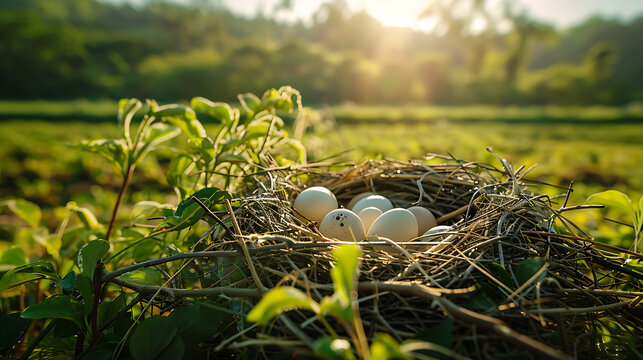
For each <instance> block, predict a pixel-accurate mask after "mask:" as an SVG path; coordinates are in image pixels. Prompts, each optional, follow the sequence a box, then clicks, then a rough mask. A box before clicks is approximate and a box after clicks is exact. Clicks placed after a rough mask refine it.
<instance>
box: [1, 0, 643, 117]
mask: <svg viewBox="0 0 643 360" xmlns="http://www.w3.org/2000/svg"><path fill="white" fill-rule="evenodd" d="M494 4H496V3H494V2H490V1H471V0H458V1H434V2H431V4H430V6H429V8H428V9H427V10H426V11H425V12H424V13H423V14H418V15H422V16H423V17H428V18H430V20H431V21H433V22H435V27H434V28H433V29H432V31H430V32H420V31H415V30H412V29H400V28H388V27H385V26H383V25H382V24H380V23H379V22H378V21H377V20H375V19H374V18H373V17H371V16H370V15H369V14H368V13H367V12H365V11H358V12H351V10H350V8H349V7H348V6H346V5H345V4H344V3H343V2H342V1H334V2H326V3H324V4H322V5H321V6H320V8H319V9H318V11H316V12H315V14H316V16H315V19H314V21H313V22H312V23H311V24H309V25H306V26H305V25H303V24H301V23H298V24H286V23H282V22H279V21H277V20H276V19H275V18H278V16H276V14H277V13H275V14H263V15H262V16H256V17H255V18H252V19H248V18H245V17H241V16H237V15H234V14H232V13H231V12H230V11H229V10H228V9H226V8H225V7H223V6H222V5H220V4H219V5H206V3H204V2H202V1H201V2H194V3H189V2H188V4H187V5H180V4H175V3H172V2H157V1H146V2H144V4H142V5H141V6H140V7H139V8H134V7H132V6H130V5H127V4H121V5H118V4H115V3H113V2H103V1H98V0H60V1H56V2H51V1H47V0H26V1H20V2H16V1H11V0H3V1H0V10H1V16H0V34H1V35H0V38H1V40H2V41H0V52H2V53H3V54H5V61H3V62H2V64H1V65H0V74H1V75H2V76H3V79H4V81H3V82H2V84H0V97H3V98H21V99H34V98H43V97H47V98H60V99H69V98H75V97H90V98H115V97H117V96H118V94H123V93H126V94H130V96H135V97H138V98H141V99H143V98H147V97H154V98H156V99H161V100H164V101H177V100H179V99H190V98H192V97H195V96H198V95H202V94H207V96H209V97H213V98H217V99H222V100H225V101H232V100H233V99H234V96H235V95H236V94H237V93H240V92H243V91H251V92H253V93H258V92H260V91H262V90H263V89H266V88H269V87H272V86H275V85H277V84H292V85H293V86H294V87H296V88H298V89H300V90H301V91H303V92H304V93H306V94H308V96H309V98H310V99H314V101H315V102H317V103H318V104H324V103H331V104H338V103H342V102H346V101H350V102H356V103H361V104H375V103H382V102H386V103H389V104H407V103H426V102H431V103H439V104H478V103H494V104H507V103H517V104H543V103H556V104H575V105H588V104H595V103H600V104H616V105H622V104H628V103H631V102H635V101H640V100H641V93H642V91H643V90H642V87H641V84H640V81H637V79H640V78H641V76H642V71H643V70H642V69H643V68H642V67H641V65H640V62H638V61H637V59H639V58H641V55H642V54H641V49H640V46H637V45H638V41H639V38H638V36H637V35H638V34H640V33H641V26H642V25H643V18H641V17H638V18H635V19H632V20H630V21H628V22H623V21H619V20H613V19H606V18H600V17H595V18H590V19H588V20H586V21H585V22H583V23H581V24H579V25H577V26H574V27H572V28H570V29H566V30H560V31H554V29H552V27H551V26H549V25H548V24H546V23H544V22H542V21H541V20H539V19H533V18H531V17H528V16H526V13H525V12H524V11H519V10H520V9H516V6H517V5H519V4H518V2H516V1H509V2H506V3H502V4H503V6H505V4H506V6H505V8H500V6H499V5H496V6H497V7H495V8H494ZM498 4H500V3H498ZM199 7H200V8H199ZM480 24H486V25H485V26H483V27H482V28H481V29H480V28H479V27H480ZM503 26H504V27H505V28H503ZM551 38H557V39H559V41H558V44H557V45H556V44H553V43H552V41H551ZM26 78H30V79H38V81H24V79H26ZM179 84H189V86H180V85H179ZM570 90H573V91H570ZM581 94H582V95H581Z"/></svg>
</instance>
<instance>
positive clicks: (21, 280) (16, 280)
mask: <svg viewBox="0 0 643 360" xmlns="http://www.w3.org/2000/svg"><path fill="white" fill-rule="evenodd" d="M34 280H52V281H60V276H58V274H56V272H55V271H54V266H53V265H52V264H51V263H48V262H42V261H40V262H35V263H32V264H27V265H22V266H18V267H17V268H14V269H11V270H9V271H7V272H6V273H5V274H4V275H3V276H2V278H0V292H2V291H4V290H6V289H9V288H12V287H14V286H18V285H22V284H25V283H28V282H30V281H34Z"/></svg>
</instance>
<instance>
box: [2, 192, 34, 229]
mask: <svg viewBox="0 0 643 360" xmlns="http://www.w3.org/2000/svg"><path fill="white" fill-rule="evenodd" d="M2 205H6V206H7V207H8V208H9V210H11V211H12V212H13V213H14V214H16V216H17V217H19V218H20V219H22V220H23V221H24V222H26V223H27V224H29V226H31V227H32V228H36V227H38V225H39V224H40V218H41V216H42V213H41V211H40V207H39V206H38V205H36V204H34V203H32V202H30V201H27V200H23V199H13V200H7V201H5V202H3V203H2Z"/></svg>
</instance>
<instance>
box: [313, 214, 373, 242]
mask: <svg viewBox="0 0 643 360" xmlns="http://www.w3.org/2000/svg"><path fill="white" fill-rule="evenodd" d="M319 232H320V233H322V235H324V236H326V237H329V238H333V239H337V240H341V241H363V240H364V239H365V238H366V232H365V231H364V225H363V224H362V220H360V218H359V216H357V214H355V213H354V212H352V211H350V210H348V209H336V210H333V211H331V212H329V213H328V214H327V215H326V216H325V217H324V219H323V220H322V222H321V225H319Z"/></svg>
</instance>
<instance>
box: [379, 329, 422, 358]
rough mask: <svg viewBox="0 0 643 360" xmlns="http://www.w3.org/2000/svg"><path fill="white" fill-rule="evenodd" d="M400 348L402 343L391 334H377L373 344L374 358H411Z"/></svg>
mask: <svg viewBox="0 0 643 360" xmlns="http://www.w3.org/2000/svg"><path fill="white" fill-rule="evenodd" d="M411 358H412V357H411V356H410V355H408V354H405V353H404V352H402V350H401V349H400V344H399V343H398V342H397V341H396V340H395V339H393V337H391V335H389V334H381V333H380V334H375V336H374V337H373V342H372V344H371V359H372V360H388V359H411Z"/></svg>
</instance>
